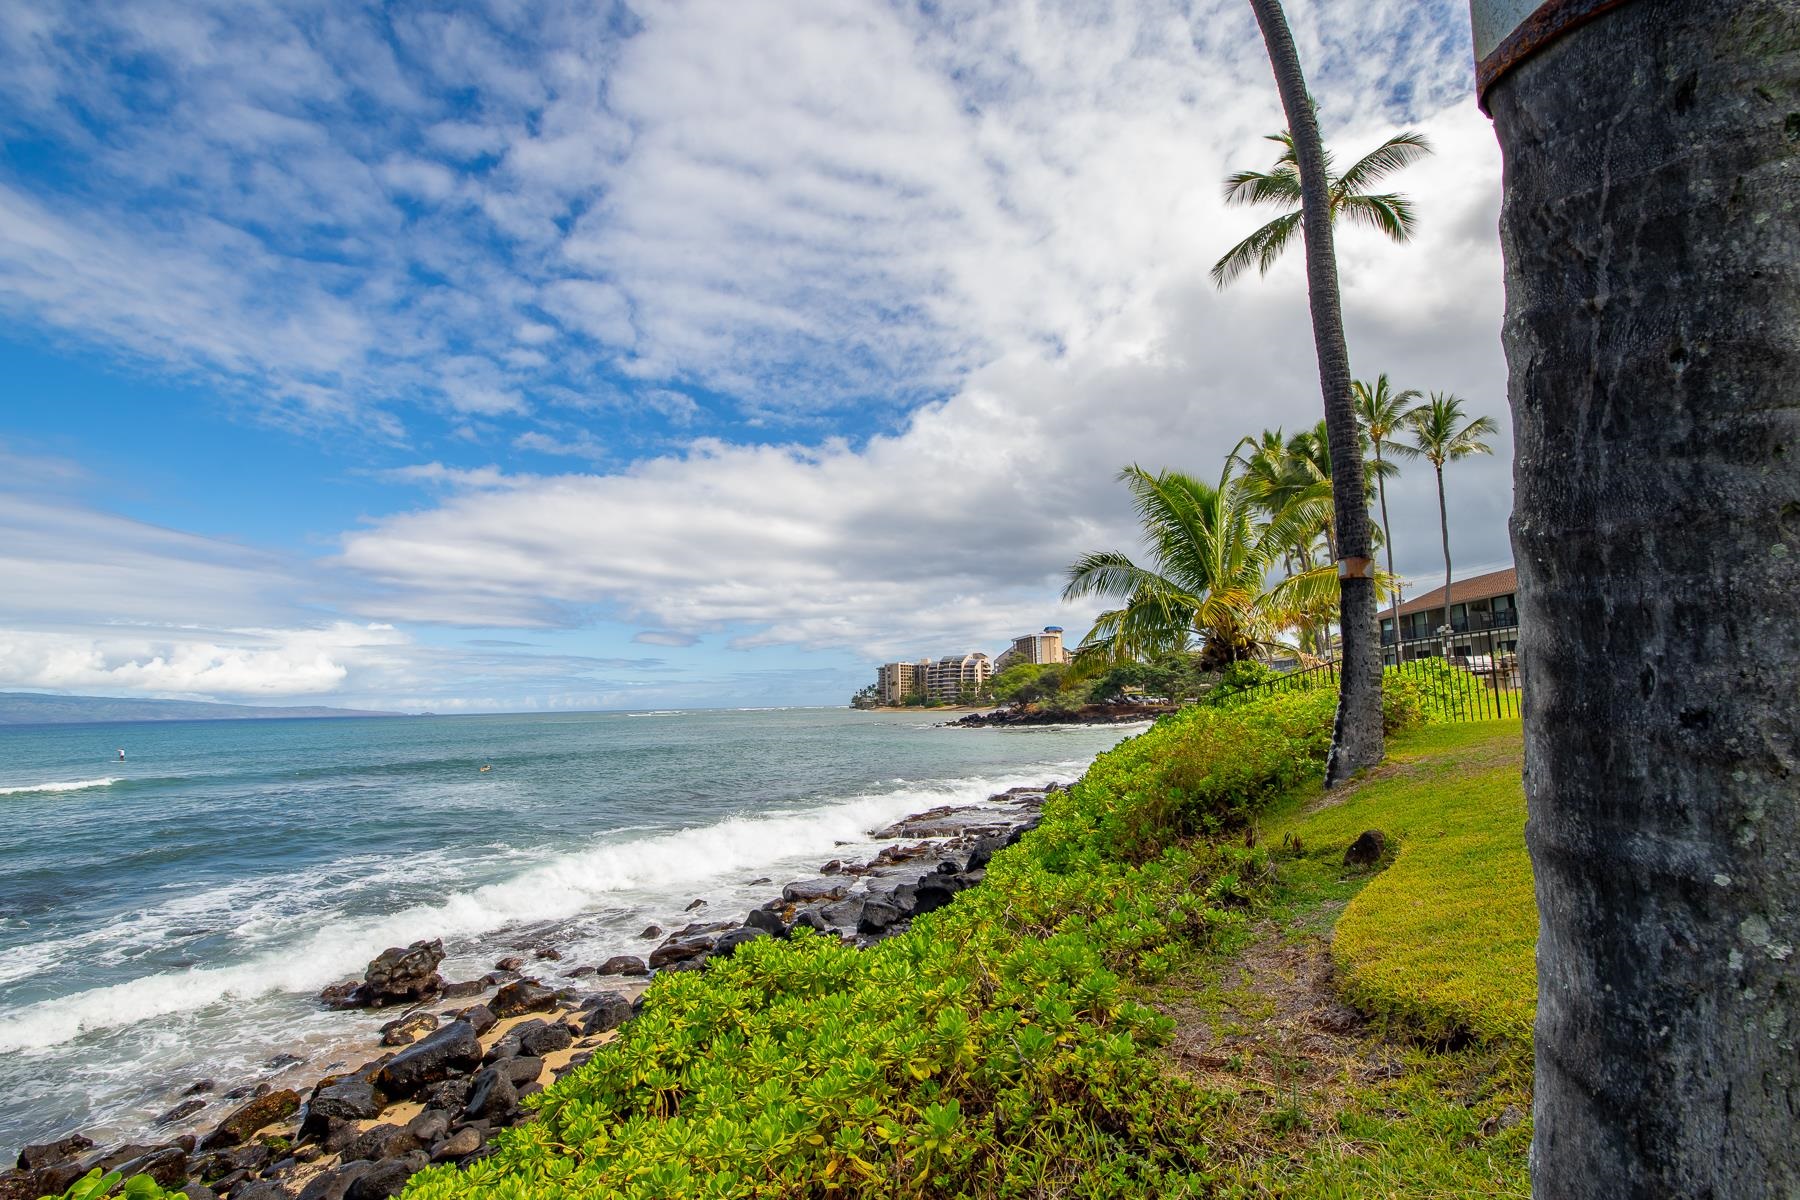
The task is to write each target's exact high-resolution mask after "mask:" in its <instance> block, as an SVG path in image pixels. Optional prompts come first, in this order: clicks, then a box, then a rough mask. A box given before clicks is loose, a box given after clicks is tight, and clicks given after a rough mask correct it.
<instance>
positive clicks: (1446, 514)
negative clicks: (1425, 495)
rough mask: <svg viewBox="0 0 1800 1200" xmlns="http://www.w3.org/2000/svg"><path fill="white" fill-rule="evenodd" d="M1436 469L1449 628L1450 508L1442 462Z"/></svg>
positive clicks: (1447, 644)
mask: <svg viewBox="0 0 1800 1200" xmlns="http://www.w3.org/2000/svg"><path fill="white" fill-rule="evenodd" d="M1432 466H1434V467H1435V468H1436V469H1437V485H1438V529H1439V530H1441V531H1442V532H1443V535H1444V625H1443V627H1444V628H1445V629H1448V628H1450V510H1449V509H1448V508H1446V507H1445V505H1444V464H1443V463H1433V464H1432ZM1444 657H1445V658H1449V657H1450V638H1449V635H1447V634H1446V635H1445V637H1444Z"/></svg>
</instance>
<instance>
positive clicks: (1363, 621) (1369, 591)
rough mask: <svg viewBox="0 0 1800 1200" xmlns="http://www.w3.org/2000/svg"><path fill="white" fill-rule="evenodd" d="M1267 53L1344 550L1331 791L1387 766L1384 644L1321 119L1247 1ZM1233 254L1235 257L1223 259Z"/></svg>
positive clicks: (1280, 24) (1263, 10) (1295, 68)
mask: <svg viewBox="0 0 1800 1200" xmlns="http://www.w3.org/2000/svg"><path fill="white" fill-rule="evenodd" d="M1250 8H1251V10H1252V11H1253V12H1254V13H1255V14H1256V23H1257V26H1258V27H1259V28H1260V29H1261V30H1262V35H1263V42H1264V43H1265V44H1266V45H1267V46H1268V48H1269V64H1270V66H1271V67H1273V68H1274V72H1275V87H1276V90H1277V91H1279V92H1280V93H1281V107H1282V110H1283V111H1284V112H1285V113H1286V114H1287V122H1288V129H1289V131H1290V132H1291V133H1292V135H1293V136H1292V138H1291V139H1290V141H1289V143H1287V144H1288V145H1289V148H1290V149H1292V151H1293V156H1294V161H1293V170H1294V175H1295V177H1296V180H1297V183H1298V187H1299V192H1300V228H1301V231H1302V233H1303V234H1304V236H1305V242H1306V291H1307V303H1308V307H1309V309H1310V310H1311V316H1312V328H1313V348H1314V351H1315V353H1316V354H1317V355H1318V360H1319V392H1320V395H1321V398H1322V399H1323V401H1324V405H1325V425H1326V428H1327V429H1328V430H1329V432H1330V435H1331V436H1330V443H1331V455H1332V458H1333V459H1334V460H1335V461H1336V462H1338V463H1339V464H1340V465H1341V469H1340V470H1338V471H1337V472H1335V473H1334V474H1333V475H1332V480H1331V484H1332V487H1331V493H1332V495H1331V499H1332V508H1333V510H1334V511H1335V513H1336V521H1337V535H1338V553H1339V555H1340V557H1339V559H1338V561H1337V568H1338V631H1339V635H1340V637H1341V639H1342V647H1343V653H1342V658H1343V669H1342V671H1341V672H1340V673H1339V675H1338V710H1337V721H1336V724H1335V726H1334V727H1333V729H1332V737H1331V753H1330V755H1329V756H1327V758H1326V760H1325V786H1327V787H1335V786H1336V785H1337V784H1339V783H1342V782H1343V781H1344V780H1346V779H1348V778H1350V776H1351V775H1353V774H1355V773H1356V772H1357V771H1360V770H1362V769H1364V768H1365V767H1372V766H1374V765H1375V764H1377V763H1379V762H1380V761H1381V756H1382V751H1383V746H1384V735H1383V732H1382V728H1381V642H1380V637H1379V634H1378V633H1377V631H1376V629H1375V578H1374V575H1375V572H1374V570H1373V566H1374V563H1373V561H1372V560H1371V559H1370V557H1369V555H1370V552H1371V549H1372V547H1371V546H1370V544H1369V507H1368V504H1367V503H1366V502H1365V501H1364V499H1363V464H1362V455H1361V454H1359V453H1358V452H1357V445H1356V410H1355V408H1354V406H1353V405H1352V403H1351V399H1350V351H1349V350H1348V349H1347V348H1346V347H1345V345H1344V315H1343V306H1342V301H1341V299H1340V297H1339V295H1338V279H1337V255H1336V252H1335V251H1334V250H1333V248H1332V240H1331V225H1332V219H1333V217H1334V215H1335V210H1334V209H1333V207H1332V203H1331V185H1330V180H1329V178H1328V174H1327V169H1326V168H1327V163H1326V159H1325V144H1324V142H1323V141H1322V140H1321V139H1320V137H1319V122H1318V115H1317V114H1316V113H1315V112H1314V111H1313V103H1312V97H1311V96H1309V95H1307V93H1306V76H1305V74H1304V73H1303V72H1302V71H1301V70H1300V53H1299V51H1297V50H1296V49H1295V48H1294V37H1293V34H1292V33H1291V32H1289V30H1288V24H1287V14H1285V13H1284V12H1282V9H1281V0H1250ZM1227 257H1229V255H1228V256H1227Z"/></svg>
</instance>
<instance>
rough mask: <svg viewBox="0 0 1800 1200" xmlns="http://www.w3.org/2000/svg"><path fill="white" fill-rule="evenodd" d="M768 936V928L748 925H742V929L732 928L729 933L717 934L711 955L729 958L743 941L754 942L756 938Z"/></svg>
mask: <svg viewBox="0 0 1800 1200" xmlns="http://www.w3.org/2000/svg"><path fill="white" fill-rule="evenodd" d="M768 936H769V931H768V930H766V929H756V928H753V927H751V926H749V925H746V926H744V927H743V928H742V929H733V930H731V931H730V932H729V933H722V934H720V935H719V940H718V941H716V942H714V943H713V948H712V954H713V957H714V958H730V957H731V956H732V954H734V953H735V952H736V951H737V948H738V947H739V946H742V945H743V944H744V943H746V942H754V941H755V940H756V939H757V938H766V937H768Z"/></svg>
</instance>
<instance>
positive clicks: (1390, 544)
mask: <svg viewBox="0 0 1800 1200" xmlns="http://www.w3.org/2000/svg"><path fill="white" fill-rule="evenodd" d="M1381 467H1382V462H1381V443H1380V441H1376V443H1375V494H1376V495H1378V496H1380V497H1381V544H1382V547H1383V548H1384V549H1385V550H1386V551H1387V565H1388V579H1389V580H1390V581H1391V583H1392V585H1393V588H1394V594H1393V597H1392V600H1393V605H1392V609H1393V614H1394V661H1395V662H1399V661H1400V577H1399V576H1398V575H1396V574H1394V526H1393V524H1392V523H1391V522H1389V520H1388V514H1387V479H1386V477H1385V475H1384V473H1383V471H1382V469H1381Z"/></svg>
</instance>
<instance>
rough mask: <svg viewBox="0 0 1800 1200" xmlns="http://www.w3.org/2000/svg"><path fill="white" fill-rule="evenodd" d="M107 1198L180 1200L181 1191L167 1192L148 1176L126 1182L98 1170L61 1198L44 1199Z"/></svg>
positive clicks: (96, 1199)
mask: <svg viewBox="0 0 1800 1200" xmlns="http://www.w3.org/2000/svg"><path fill="white" fill-rule="evenodd" d="M121 1185H123V1186H121ZM107 1196H117V1197H119V1198H120V1200H181V1193H180V1192H167V1191H164V1190H163V1189H162V1188H161V1187H159V1186H157V1183H156V1180H154V1179H152V1178H150V1177H149V1176H148V1175H133V1176H132V1177H131V1178H130V1179H126V1178H125V1177H124V1176H122V1175H120V1174H119V1173H118V1172H117V1171H102V1170H101V1169H100V1168H99V1167H95V1168H94V1169H93V1170H91V1171H89V1172H88V1173H87V1174H86V1175H83V1176H82V1177H81V1178H80V1179H77V1180H76V1181H75V1182H74V1183H71V1184H70V1185H69V1188H68V1190H67V1191H65V1192H64V1193H63V1194H62V1195H61V1196H45V1197H43V1200H102V1198H103V1197H107Z"/></svg>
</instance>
